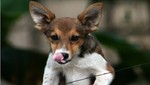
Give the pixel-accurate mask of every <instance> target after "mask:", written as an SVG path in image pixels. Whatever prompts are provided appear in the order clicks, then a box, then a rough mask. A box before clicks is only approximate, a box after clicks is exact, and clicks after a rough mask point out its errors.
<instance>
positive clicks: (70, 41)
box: [30, 1, 103, 64]
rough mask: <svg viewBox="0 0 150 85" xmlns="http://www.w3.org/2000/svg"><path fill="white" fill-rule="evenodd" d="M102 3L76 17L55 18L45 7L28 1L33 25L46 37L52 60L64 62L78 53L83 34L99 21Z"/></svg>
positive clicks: (88, 31) (93, 27)
mask: <svg viewBox="0 0 150 85" xmlns="http://www.w3.org/2000/svg"><path fill="white" fill-rule="evenodd" d="M102 8H103V5H102V3H96V4H93V5H91V6H89V7H88V8H87V9H86V10H85V11H83V12H82V13H81V14H80V15H79V16H78V18H69V17H65V18H58V19H57V18H55V15H54V14H53V13H52V12H51V11H49V10H48V9H47V8H46V7H44V6H42V5H41V4H39V3H37V2H33V1H31V2H30V13H31V16H32V18H33V20H34V22H35V23H36V25H35V27H36V28H37V29H38V30H40V31H42V32H43V33H44V34H45V35H46V36H47V38H48V40H49V43H50V46H51V49H52V53H53V56H52V57H53V60H54V61H56V62H58V63H59V64H65V63H67V62H69V61H71V60H72V59H73V57H75V56H77V55H78V54H79V53H80V50H81V46H82V45H83V44H84V41H85V36H86V35H87V34H89V33H91V32H93V31H95V30H97V27H98V25H99V22H100V18H101V14H102Z"/></svg>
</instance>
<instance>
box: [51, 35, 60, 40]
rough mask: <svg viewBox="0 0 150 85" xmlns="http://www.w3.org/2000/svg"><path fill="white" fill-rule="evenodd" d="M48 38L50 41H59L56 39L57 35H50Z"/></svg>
mask: <svg viewBox="0 0 150 85" xmlns="http://www.w3.org/2000/svg"><path fill="white" fill-rule="evenodd" d="M50 37H51V39H52V40H54V41H57V40H59V38H58V36H57V35H52V36H50Z"/></svg>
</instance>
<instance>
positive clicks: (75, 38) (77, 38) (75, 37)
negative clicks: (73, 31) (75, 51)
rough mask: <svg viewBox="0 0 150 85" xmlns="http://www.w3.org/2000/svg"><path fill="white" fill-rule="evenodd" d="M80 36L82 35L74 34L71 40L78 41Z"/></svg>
mask: <svg viewBox="0 0 150 85" xmlns="http://www.w3.org/2000/svg"><path fill="white" fill-rule="evenodd" d="M79 38H80V36H78V35H73V36H72V37H71V39H70V40H71V41H78V40H79Z"/></svg>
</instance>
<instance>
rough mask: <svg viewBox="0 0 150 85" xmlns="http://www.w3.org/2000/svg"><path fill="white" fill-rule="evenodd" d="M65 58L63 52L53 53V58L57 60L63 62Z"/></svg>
mask: <svg viewBox="0 0 150 85" xmlns="http://www.w3.org/2000/svg"><path fill="white" fill-rule="evenodd" d="M63 59H64V57H63V55H62V54H61V53H56V54H54V55H53V60H54V61H57V62H62V61H63Z"/></svg>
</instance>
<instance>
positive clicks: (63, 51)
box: [54, 45, 69, 54]
mask: <svg viewBox="0 0 150 85" xmlns="http://www.w3.org/2000/svg"><path fill="white" fill-rule="evenodd" d="M57 53H68V54H69V51H68V50H67V49H66V45H63V46H62V48H60V49H56V50H55V53H54V54H57Z"/></svg>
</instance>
